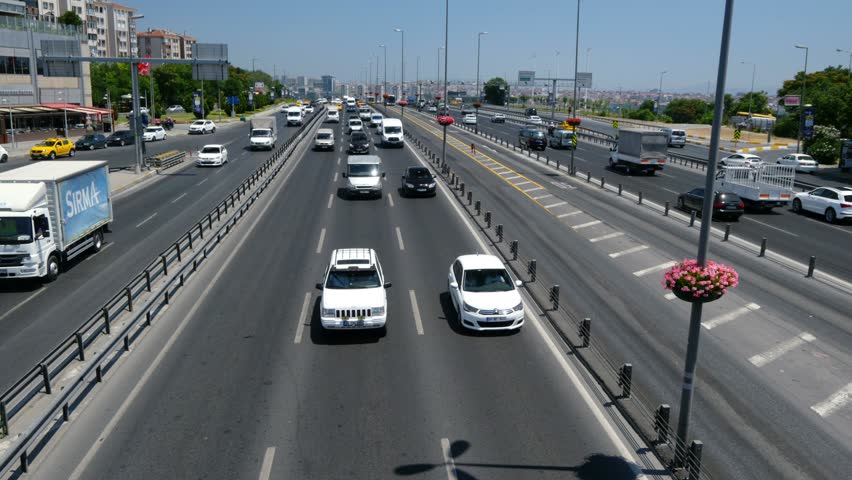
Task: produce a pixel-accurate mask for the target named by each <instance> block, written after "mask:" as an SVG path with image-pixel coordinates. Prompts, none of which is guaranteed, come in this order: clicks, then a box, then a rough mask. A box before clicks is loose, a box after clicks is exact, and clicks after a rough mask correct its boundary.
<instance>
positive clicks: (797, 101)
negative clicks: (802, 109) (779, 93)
mask: <svg viewBox="0 0 852 480" xmlns="http://www.w3.org/2000/svg"><path fill="white" fill-rule="evenodd" d="M801 104H802V97H800V96H799V95H784V106H785V107H798V106H799V105H801Z"/></svg>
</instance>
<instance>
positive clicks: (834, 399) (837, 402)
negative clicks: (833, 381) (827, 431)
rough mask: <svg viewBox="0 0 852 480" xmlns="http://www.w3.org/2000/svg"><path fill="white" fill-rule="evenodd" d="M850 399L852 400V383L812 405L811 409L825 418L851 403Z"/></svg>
mask: <svg viewBox="0 0 852 480" xmlns="http://www.w3.org/2000/svg"><path fill="white" fill-rule="evenodd" d="M850 400H852V383H850V384H848V385H846V386H845V387H843V388H841V389H840V390H838V391H836V392H834V394H832V395H831V396H830V397H828V398H827V399H826V400H825V401H822V402H820V403H817V404H816V405H813V406H811V410H813V411H815V412H816V413H817V414H819V416H820V417H823V418H825V417H827V416H829V415H831V414H832V413H834V412H835V411H837V410H839V409H840V408H842V407H843V406H844V405H846V404H847V403H849V401H850Z"/></svg>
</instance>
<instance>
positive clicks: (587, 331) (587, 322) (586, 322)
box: [580, 317, 592, 348]
mask: <svg viewBox="0 0 852 480" xmlns="http://www.w3.org/2000/svg"><path fill="white" fill-rule="evenodd" d="M580 338H581V339H582V340H583V347H584V348H588V347H589V341H590V340H591V339H592V319H591V318H589V317H586V318H584V319H583V321H582V322H580Z"/></svg>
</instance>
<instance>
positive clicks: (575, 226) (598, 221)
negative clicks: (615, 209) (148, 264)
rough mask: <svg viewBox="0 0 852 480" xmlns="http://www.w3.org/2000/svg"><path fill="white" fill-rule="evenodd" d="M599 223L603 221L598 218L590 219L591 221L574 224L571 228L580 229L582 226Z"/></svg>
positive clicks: (586, 226)
mask: <svg viewBox="0 0 852 480" xmlns="http://www.w3.org/2000/svg"><path fill="white" fill-rule="evenodd" d="M600 223H603V222H601V221H600V220H592V221H591V222H586V223H581V224H579V225H574V226H573V227H571V228H573V229H574V230H580V229H583V228H588V227H591V226H594V225H598V224H600Z"/></svg>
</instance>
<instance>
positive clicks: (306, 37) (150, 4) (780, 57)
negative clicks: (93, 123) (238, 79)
mask: <svg viewBox="0 0 852 480" xmlns="http://www.w3.org/2000/svg"><path fill="white" fill-rule="evenodd" d="M123 3H125V4H128V5H129V6H132V7H134V8H137V9H139V13H141V14H144V15H145V18H144V19H142V20H139V25H140V29H147V28H149V27H155V28H168V29H170V30H174V31H179V32H182V31H186V32H187V33H188V34H190V35H192V36H194V37H196V38H198V39H199V41H200V42H210V43H227V44H228V45H229V53H230V60H231V62H232V63H233V64H235V65H239V66H243V67H248V68H250V67H251V59H252V57H256V58H257V60H256V65H257V67H258V68H262V69H263V70H265V71H268V72H270V73H272V71H273V65H274V66H276V68H277V71H278V72H279V73H282V72H283V73H286V74H287V75H302V74H304V75H309V76H319V75H323V74H332V75H335V76H336V77H338V78H339V79H343V80H358V79H363V78H364V77H365V72H366V70H367V67H368V61H370V60H371V59H372V63H373V65H372V68H373V72H375V68H376V65H375V63H376V61H375V58H376V55H379V56H380V57H383V50H382V49H381V48H378V45H379V44H381V43H384V44H386V45H387V55H388V81H391V80H392V79H394V78H395V79H397V80H398V79H399V64H400V37H401V35H400V34H399V33H397V32H395V31H394V28H395V27H399V28H402V29H404V30H405V63H406V67H405V71H406V73H405V77H406V81H408V80H410V79H413V78H414V77H415V76H416V63H417V57H418V56H419V57H420V78H421V79H427V80H432V79H434V78H435V77H436V74H437V66H438V48H439V47H440V46H441V45H443V44H444V1H442V0H397V1H389V0H369V1H366V2H353V1H342V0H320V1H314V2H307V1H292V0H286V1H285V0H250V1H244V2H234V1H232V0H205V1H203V2H202V1H199V0H192V1H186V0H182V1H175V0H170V1H166V0H146V1H145V2H141V1H137V0H123ZM202 5H203V7H202ZM576 5H577V4H576V3H575V1H574V0H535V1H523V0H512V1H508V0H489V1H485V0H450V16H449V32H450V33H449V57H448V58H449V77H450V79H451V80H454V79H455V80H473V79H474V78H475V76H476V37H477V35H476V32H478V31H488V32H489V34H488V35H484V36H483V37H482V54H481V66H480V77H481V78H482V79H483V81H485V80H486V79H488V78H491V77H492V76H495V75H499V76H507V75H508V76H509V77H510V81H514V80H516V79H517V71H518V70H533V69H534V70H536V71H537V76H539V77H544V76H547V75H548V74H549V75H556V70H557V68H558V70H559V76H560V77H571V76H572V74H573V67H574V27H575V22H576V8H577V7H576ZM723 10H724V1H723V0H680V1H675V0H646V1H632V0H582V3H581V11H580V55H579V70H580V71H585V70H586V61H587V49H588V48H591V51H590V52H589V53H588V65H589V70H590V71H592V72H593V74H594V84H595V85H594V86H595V88H601V89H617V88H619V86H621V87H622V88H624V89H651V88H656V87H657V85H658V83H659V79H660V72H661V71H663V70H668V73H667V74H666V75H665V77H664V85H663V89H664V90H667V91H699V92H704V91H705V90H706V89H707V82H708V81H710V82H711V85H712V84H713V82H715V78H716V68H717V64H718V58H719V45H720V40H721V28H722V15H723ZM850 18H852V1H848V0H813V1H811V2H801V1H793V0H773V1H771V2H770V1H756V0H739V1H737V2H736V3H735V8H734V23H733V34H732V36H731V42H732V43H731V55H730V59H729V60H730V62H729V70H728V80H727V86H728V88H727V90H728V91H747V90H748V89H749V88H750V85H751V74H752V67H751V65H743V64H741V63H740V62H741V61H747V62H753V63H756V64H757V75H756V82H755V83H756V88H757V89H763V90H769V91H770V92H771V93H775V91H776V90H777V88H778V87H779V86H780V85H781V82H782V81H783V80H784V79H787V78H791V77H792V76H793V75H794V74H795V72H796V71H800V70H801V69H802V66H803V63H804V51H803V50H798V49H795V48H794V47H793V45H795V44H804V45H807V46H808V47H809V48H810V52H809V58H808V71H814V70H819V69H822V68H825V67H826V66H828V65H841V64H842V65H843V66H846V65H847V63H848V61H849V54H843V53H837V52H836V49H837V48H842V49H845V50H852V35H850V33H849V25H850V23H849V19H850ZM557 51H559V52H560V54H559V55H558V57H557V55H556V52H557ZM557 63H558V65H557ZM441 68H443V66H442V67H441ZM373 77H375V73H373ZM711 88H713V87H712V86H711Z"/></svg>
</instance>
